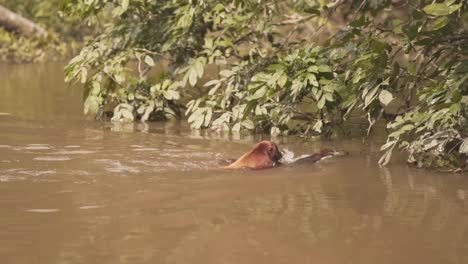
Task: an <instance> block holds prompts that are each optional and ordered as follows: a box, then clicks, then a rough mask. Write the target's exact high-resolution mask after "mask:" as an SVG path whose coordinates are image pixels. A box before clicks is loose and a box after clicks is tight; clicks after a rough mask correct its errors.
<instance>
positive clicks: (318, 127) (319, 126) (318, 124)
mask: <svg viewBox="0 0 468 264" xmlns="http://www.w3.org/2000/svg"><path fill="white" fill-rule="evenodd" d="M322 126H323V123H322V120H320V119H319V120H317V122H315V124H314V127H313V128H312V129H313V130H314V131H317V132H318V133H322Z"/></svg>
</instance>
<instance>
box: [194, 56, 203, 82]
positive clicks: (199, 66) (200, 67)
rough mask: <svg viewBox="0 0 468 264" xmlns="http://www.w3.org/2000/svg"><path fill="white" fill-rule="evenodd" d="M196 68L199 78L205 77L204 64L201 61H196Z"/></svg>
mask: <svg viewBox="0 0 468 264" xmlns="http://www.w3.org/2000/svg"><path fill="white" fill-rule="evenodd" d="M194 67H195V71H196V72H197V74H198V78H201V77H203V64H202V63H201V62H200V61H199V60H196V61H195V64H194Z"/></svg>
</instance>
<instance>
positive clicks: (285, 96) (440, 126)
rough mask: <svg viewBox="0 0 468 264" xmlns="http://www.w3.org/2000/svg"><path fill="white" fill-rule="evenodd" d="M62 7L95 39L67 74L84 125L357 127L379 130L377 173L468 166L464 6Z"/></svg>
mask: <svg viewBox="0 0 468 264" xmlns="http://www.w3.org/2000/svg"><path fill="white" fill-rule="evenodd" d="M60 2H61V3H63V9H62V10H64V12H65V16H68V17H70V18H75V19H78V20H79V21H81V22H82V23H84V24H87V25H91V26H92V27H99V28H102V32H101V33H100V34H99V35H98V36H97V37H96V38H93V39H92V40H90V41H88V42H87V45H85V46H84V47H83V48H82V49H81V52H79V54H77V55H76V56H75V57H74V58H73V59H71V60H70V62H69V64H68V65H67V67H66V68H65V71H66V76H67V79H66V80H67V81H70V82H73V81H76V82H79V83H82V85H83V86H84V96H85V102H84V110H85V112H86V113H87V114H91V115H97V116H98V117H103V116H111V119H112V120H113V121H115V122H127V121H130V122H132V121H137V120H139V121H146V120H154V119H157V120H160V119H173V118H183V117H184V116H186V117H187V118H188V122H189V123H190V124H191V126H192V128H193V129H210V130H216V131H232V132H239V131H254V132H267V133H270V134H272V135H292V134H294V135H300V136H304V137H309V136H324V137H340V136H346V135H348V134H349V132H348V131H347V127H348V125H349V123H350V120H352V119H353V118H354V117H361V118H364V119H366V120H367V121H368V127H367V130H366V131H365V132H366V133H367V134H370V133H372V129H373V128H374V127H375V125H376V124H382V123H383V124H384V125H385V126H386V129H387V131H388V137H387V142H386V143H385V144H384V145H383V146H382V149H381V150H382V158H381V160H380V163H381V164H382V165H385V164H387V163H388V162H389V161H390V158H391V155H392V153H393V152H395V151H398V150H404V151H406V152H407V153H408V161H409V162H411V163H415V164H416V165H417V166H419V167H449V168H463V167H465V166H466V160H467V154H468V120H467V116H468V86H467V85H468V83H467V79H468V57H467V56H468V12H467V10H468V3H466V1H462V0H437V1H434V0H409V1H408V0H359V1H358V0H352V1H351V0H350V1H344V0H335V1H331V0H330V1H325V0H296V1H293V0H283V1H279V0H276V1H275V0H260V1H257V0H255V1H254V0H247V1H238V0H224V1H214V0H185V1H182V0H181V1H144V0H138V1H137V0H92V1H88V0H86V1H85V0H66V1H60ZM162 69H163V70H162Z"/></svg>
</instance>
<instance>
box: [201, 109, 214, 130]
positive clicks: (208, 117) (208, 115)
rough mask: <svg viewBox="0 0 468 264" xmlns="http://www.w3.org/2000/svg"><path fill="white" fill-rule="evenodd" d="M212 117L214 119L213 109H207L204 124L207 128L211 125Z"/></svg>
mask: <svg viewBox="0 0 468 264" xmlns="http://www.w3.org/2000/svg"><path fill="white" fill-rule="evenodd" d="M212 117H213V110H212V109H211V108H207V109H206V114H205V122H204V123H203V125H204V126H205V127H207V126H208V125H209V124H210V122H211V118H212Z"/></svg>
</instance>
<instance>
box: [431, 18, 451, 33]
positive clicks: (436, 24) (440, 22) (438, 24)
mask: <svg viewBox="0 0 468 264" xmlns="http://www.w3.org/2000/svg"><path fill="white" fill-rule="evenodd" d="M449 21H450V20H449V19H448V17H445V16H443V17H438V18H436V19H434V20H432V21H431V22H430V23H429V25H428V27H427V28H428V30H429V31H436V30H439V29H441V28H444V27H445V26H446V25H447V24H448V22H449Z"/></svg>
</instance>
